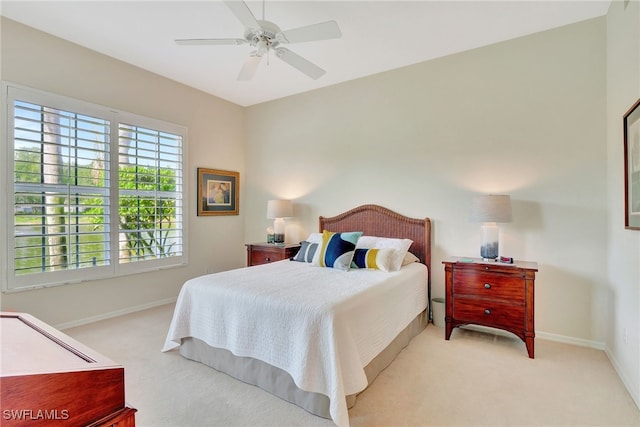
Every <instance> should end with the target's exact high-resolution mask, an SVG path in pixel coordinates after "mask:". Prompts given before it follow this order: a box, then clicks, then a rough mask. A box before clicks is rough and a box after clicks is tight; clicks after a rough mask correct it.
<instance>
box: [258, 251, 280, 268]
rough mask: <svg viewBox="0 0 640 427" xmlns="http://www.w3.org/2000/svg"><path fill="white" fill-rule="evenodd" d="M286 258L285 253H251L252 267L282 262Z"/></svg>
mask: <svg viewBox="0 0 640 427" xmlns="http://www.w3.org/2000/svg"><path fill="white" fill-rule="evenodd" d="M283 259H285V258H284V254H283V253H278V252H274V251H263V250H258V251H256V250H254V251H252V252H251V265H260V264H267V263H269V262H274V261H282V260H283Z"/></svg>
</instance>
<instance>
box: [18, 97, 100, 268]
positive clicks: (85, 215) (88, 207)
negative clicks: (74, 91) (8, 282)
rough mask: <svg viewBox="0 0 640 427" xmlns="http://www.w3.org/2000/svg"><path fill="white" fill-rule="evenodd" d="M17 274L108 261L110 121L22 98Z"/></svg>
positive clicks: (77, 266)
mask: <svg viewBox="0 0 640 427" xmlns="http://www.w3.org/2000/svg"><path fill="white" fill-rule="evenodd" d="M13 113H14V120H13V137H14V150H13V155H14V158H13V186H14V191H13V193H14V206H13V208H14V209H13V210H14V215H13V218H14V225H13V227H14V239H13V251H14V257H13V261H14V264H13V270H14V273H15V275H16V276H17V277H20V276H25V275H31V274H37V273H50V272H60V271H65V270H76V269H82V268H87V267H96V266H103V265H108V264H109V263H110V254H109V252H110V247H109V230H110V225H111V224H110V215H109V185H110V179H109V150H110V144H109V134H110V125H111V124H110V121H109V120H106V119H104V118H98V117H92V116H88V115H83V114H79V113H76V112H73V111H65V110H60V109H56V108H52V107H47V106H44V105H38V104H34V103H30V102H25V101H20V100H14V103H13Z"/></svg>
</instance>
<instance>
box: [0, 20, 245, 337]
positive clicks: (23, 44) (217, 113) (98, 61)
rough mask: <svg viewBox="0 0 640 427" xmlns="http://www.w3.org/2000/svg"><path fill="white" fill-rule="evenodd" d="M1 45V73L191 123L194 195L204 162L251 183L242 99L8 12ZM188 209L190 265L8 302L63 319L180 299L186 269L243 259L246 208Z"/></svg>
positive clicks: (9, 296)
mask: <svg viewBox="0 0 640 427" xmlns="http://www.w3.org/2000/svg"><path fill="white" fill-rule="evenodd" d="M1 47H2V64H1V66H2V68H1V69H2V76H1V77H2V79H3V80H6V81H9V82H12V83H18V84H21V85H24V86H29V87H33V88H37V89H40V90H45V91H49V92H53V93H58V94H63V95H65V96H69V97H73V98H76V99H81V100H84V101H89V102H92V103H95V104H100V105H104V106H109V107H113V108H117V109H121V110H124V111H128V112H132V113H136V114H140V115H144V116H148V117H153V118H156V119H161V120H166V121H169V122H172V123H176V124H179V125H182V126H186V127H187V128H188V132H189V134H188V141H187V155H188V157H187V161H188V176H187V178H188V180H189V181H188V186H187V187H186V188H187V191H188V195H190V196H192V195H194V194H195V192H196V168H197V167H199V166H200V167H210V168H218V169H225V170H233V171H239V172H240V181H241V184H242V183H243V180H244V147H243V140H244V130H243V127H244V110H243V108H242V107H239V106H237V105H234V104H231V103H229V102H226V101H223V100H221V99H218V98H215V97H213V96H210V95H207V94H205V93H202V92H199V91H196V90H194V89H191V88H189V87H187V86H184V85H181V84H178V83H176V82H173V81H171V80H168V79H165V78H162V77H160V76H157V75H154V74H152V73H149V72H147V71H144V70H141V69H139V68H136V67H133V66H131V65H128V64H125V63H123V62H120V61H117V60H115V59H113V58H110V57H106V56H104V55H100V54H98V53H96V52H93V51H90V50H87V49H84V48H82V47H80V46H77V45H74V44H71V43H68V42H66V41H63V40H61V39H58V38H55V37H51V36H50V35H47V34H44V33H42V32H39V31H35V30H33V29H30V28H29V27H25V26H23V25H21V24H18V23H16V22H14V21H10V20H7V19H5V18H3V19H2V46H1ZM3 110H4V109H3ZM4 178H5V176H4V175H2V177H1V178H0V179H4ZM3 185H5V183H3ZM240 195H241V196H242V192H241V193H240ZM5 198H6V197H5V194H4V193H2V205H3V206H4V203H5ZM240 206H241V207H242V202H241V204H240ZM188 209H189V215H188V223H187V227H188V235H189V246H188V251H189V252H188V255H189V265H188V266H186V267H184V268H176V269H170V270H163V271H158V272H153V273H145V274H138V275H132V276H126V277H121V278H117V279H112V280H99V281H93V282H86V283H80V284H73V285H63V286H57V287H53V288H48V289H40V290H33V291H23V292H15V293H5V294H2V296H1V297H2V309H3V310H10V309H11V310H19V311H26V312H29V313H31V314H33V315H35V316H37V317H39V318H41V319H42V320H44V321H46V322H49V323H52V324H54V325H63V326H64V325H68V324H73V323H74V322H82V321H86V320H90V319H95V318H100V317H101V316H104V315H113V314H114V313H117V312H126V311H129V310H132V309H136V308H140V307H146V306H150V305H154V304H157V303H161V302H167V301H170V300H175V298H176V297H177V293H178V290H179V289H180V287H181V286H182V284H183V283H184V281H185V280H186V279H187V278H190V277H194V276H197V275H201V274H203V273H206V272H207V271H212V272H213V271H220V270H226V269H229V268H232V267H241V266H243V265H244V258H243V256H244V246H243V244H242V243H243V240H244V239H243V233H244V221H243V218H242V214H243V212H242V209H241V210H240V216H230V217H215V218H214V217H196V212H195V201H194V200H193V199H190V200H189V204H188ZM0 233H1V234H2V236H3V238H4V230H2V231H0Z"/></svg>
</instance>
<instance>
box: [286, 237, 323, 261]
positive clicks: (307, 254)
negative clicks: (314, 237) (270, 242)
mask: <svg viewBox="0 0 640 427" xmlns="http://www.w3.org/2000/svg"><path fill="white" fill-rule="evenodd" d="M317 250H318V244H317V243H311V242H308V241H306V240H304V241H302V242H300V250H299V251H298V253H297V254H296V256H294V257H293V258H291V261H299V262H309V263H310V262H312V261H313V256H314V255H315V253H316V251H317Z"/></svg>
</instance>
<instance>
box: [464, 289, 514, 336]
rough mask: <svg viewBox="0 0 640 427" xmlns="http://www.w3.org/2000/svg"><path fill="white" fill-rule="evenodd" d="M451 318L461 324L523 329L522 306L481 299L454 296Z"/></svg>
mask: <svg viewBox="0 0 640 427" xmlns="http://www.w3.org/2000/svg"><path fill="white" fill-rule="evenodd" d="M453 316H454V317H455V318H456V320H459V321H461V322H469V323H477V324H482V325H486V326H493V327H497V328H506V329H511V328H518V329H523V328H524V321H525V317H524V305H514V304H508V303H502V302H498V301H492V300H485V299H481V298H465V297H463V296H456V298H455V299H454V301H453Z"/></svg>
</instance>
